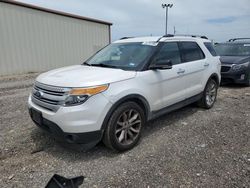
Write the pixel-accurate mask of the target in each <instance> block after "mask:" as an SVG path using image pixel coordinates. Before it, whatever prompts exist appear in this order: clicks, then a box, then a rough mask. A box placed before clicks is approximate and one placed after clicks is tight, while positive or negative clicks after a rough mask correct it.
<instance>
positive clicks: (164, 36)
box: [156, 34, 174, 43]
mask: <svg viewBox="0 0 250 188" xmlns="http://www.w3.org/2000/svg"><path fill="white" fill-rule="evenodd" d="M166 37H174V35H171V34H167V35H163V36H161V37H160V38H159V39H158V40H157V41H156V43H157V42H159V41H160V40H161V39H162V38H166Z"/></svg>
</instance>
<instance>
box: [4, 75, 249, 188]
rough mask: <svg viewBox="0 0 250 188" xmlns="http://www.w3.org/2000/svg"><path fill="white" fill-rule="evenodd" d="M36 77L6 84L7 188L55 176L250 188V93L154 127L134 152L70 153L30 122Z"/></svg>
mask: <svg viewBox="0 0 250 188" xmlns="http://www.w3.org/2000/svg"><path fill="white" fill-rule="evenodd" d="M34 76H36V74H30V75H24V76H18V77H13V78H12V77H6V78H1V79H0V106H1V107H0V143H1V144H0V174H1V176H0V187H8V188H9V187H44V186H45V185H46V183H47V182H48V180H49V179H50V178H51V176H52V175H53V174H54V173H58V174H60V175H63V176H66V177H75V176H79V175H84V176H85V177H86V179H85V181H84V183H83V185H82V187H250V88H247V87H238V86H227V87H221V88H220V89H219V96H218V100H217V103H216V105H215V106H214V108H213V109H211V110H203V109H200V108H197V107H196V106H194V105H191V106H188V107H185V108H183V109H180V110H178V111H176V112H172V113H170V114H168V115H165V116H163V117H161V118H159V119H157V120H155V121H151V122H149V123H148V125H147V126H146V127H145V128H144V131H143V135H142V139H141V142H140V143H139V145H138V146H137V147H135V148H134V149H132V150H130V151H128V152H125V153H122V154H117V153H114V152H112V151H110V150H109V149H106V148H105V147H104V146H103V145H102V144H99V145H98V146H96V147H95V148H93V149H92V150H91V151H88V152H80V151H73V150H70V149H65V148H63V147H61V146H60V145H58V144H57V143H56V142H55V141H54V140H53V139H51V138H50V137H48V136H47V135H46V134H45V133H43V132H42V131H40V130H39V129H38V128H37V127H36V126H35V125H34V124H33V123H32V121H31V120H30V118H29V115H28V111H27V97H28V95H29V92H30V91H31V86H32V82H33V80H34Z"/></svg>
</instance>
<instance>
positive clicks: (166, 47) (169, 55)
mask: <svg viewBox="0 0 250 188" xmlns="http://www.w3.org/2000/svg"><path fill="white" fill-rule="evenodd" d="M156 60H171V62H172V64H173V65H176V64H180V63H181V56H180V51H179V47H178V44H177V42H168V43H164V44H163V46H162V47H161V49H160V51H159V52H158V54H157V55H156V57H155V58H154V62H155V61H156Z"/></svg>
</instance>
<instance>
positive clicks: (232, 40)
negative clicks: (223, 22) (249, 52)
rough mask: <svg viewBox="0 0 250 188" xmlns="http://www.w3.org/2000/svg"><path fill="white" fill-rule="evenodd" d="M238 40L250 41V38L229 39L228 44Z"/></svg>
mask: <svg viewBox="0 0 250 188" xmlns="http://www.w3.org/2000/svg"><path fill="white" fill-rule="evenodd" d="M236 40H250V38H234V39H229V40H228V42H234V41H236Z"/></svg>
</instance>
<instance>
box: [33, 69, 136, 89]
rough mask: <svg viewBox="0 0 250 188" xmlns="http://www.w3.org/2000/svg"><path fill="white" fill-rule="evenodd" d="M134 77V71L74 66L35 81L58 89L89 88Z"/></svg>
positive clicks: (49, 73) (47, 73) (39, 77)
mask: <svg viewBox="0 0 250 188" xmlns="http://www.w3.org/2000/svg"><path fill="white" fill-rule="evenodd" d="M135 76H136V72H135V71H124V70H121V69H112V68H104V67H92V66H84V65H75V66H69V67H64V68H59V69H55V70H51V71H49V72H46V73H43V74H41V75H39V76H38V77H37V79H36V81H38V82H40V83H43V84H46V85H51V86H59V87H89V86H97V85H102V84H108V83H112V82H117V81H122V80H126V79H131V78H133V77H135Z"/></svg>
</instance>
